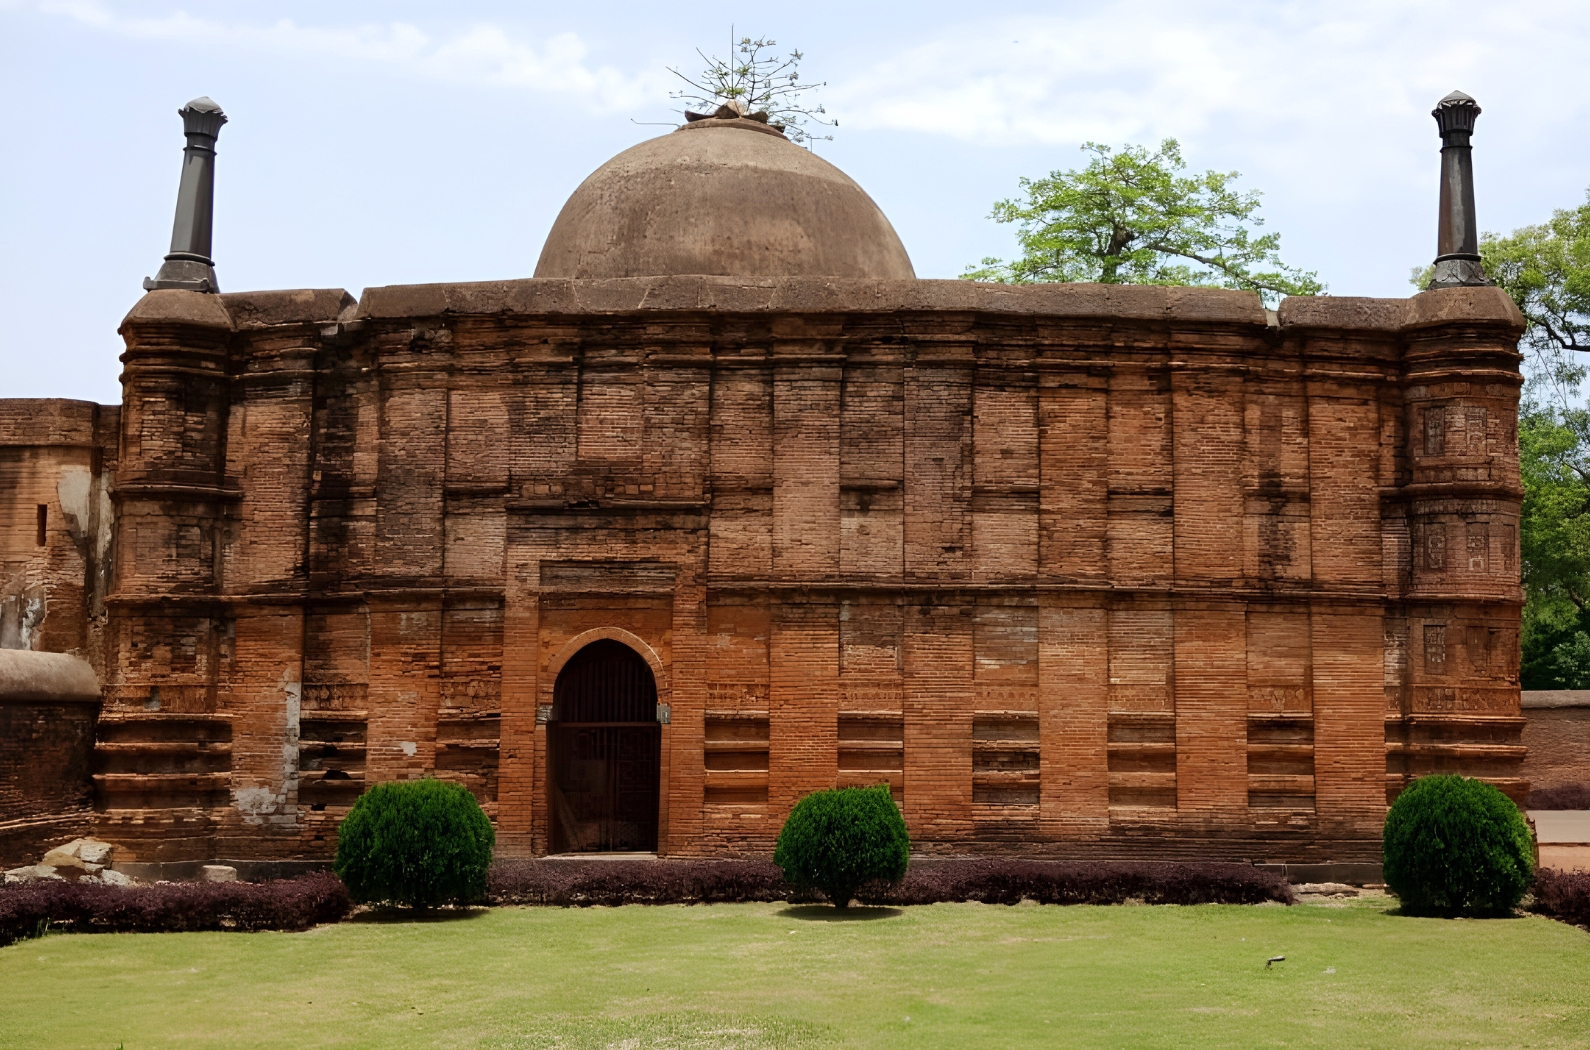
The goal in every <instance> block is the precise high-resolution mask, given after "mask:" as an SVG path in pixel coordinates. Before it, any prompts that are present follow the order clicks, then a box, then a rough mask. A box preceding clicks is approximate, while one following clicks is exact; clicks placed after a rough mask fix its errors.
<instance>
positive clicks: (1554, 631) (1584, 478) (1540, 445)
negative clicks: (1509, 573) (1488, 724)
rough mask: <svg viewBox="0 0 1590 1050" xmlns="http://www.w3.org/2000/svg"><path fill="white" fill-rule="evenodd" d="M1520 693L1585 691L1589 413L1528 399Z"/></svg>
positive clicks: (1521, 430)
mask: <svg viewBox="0 0 1590 1050" xmlns="http://www.w3.org/2000/svg"><path fill="white" fill-rule="evenodd" d="M1518 458H1519V467H1520V470H1521V473H1522V476H1523V482H1524V506H1523V512H1522V514H1521V516H1520V520H1519V549H1520V551H1521V553H1522V556H1523V575H1524V600H1525V603H1524V622H1523V634H1522V638H1521V648H1522V650H1523V653H1522V664H1521V666H1520V678H1521V680H1522V682H1523V685H1524V688H1525V689H1587V688H1590V413H1586V411H1585V410H1584V409H1583V408H1562V407H1559V406H1557V405H1552V404H1546V405H1542V404H1540V403H1538V402H1535V401H1532V400H1531V399H1529V398H1526V399H1525V401H1524V403H1523V406H1522V409H1521V411H1520V413H1519V421H1518Z"/></svg>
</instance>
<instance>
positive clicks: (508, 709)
mask: <svg viewBox="0 0 1590 1050" xmlns="http://www.w3.org/2000/svg"><path fill="white" fill-rule="evenodd" d="M197 298H198V299H204V297H197ZM216 305H217V303H216V300H215V299H214V298H213V297H211V298H210V299H208V300H207V301H205V302H202V303H201V302H197V301H195V297H193V296H192V295H190V293H166V292H162V293H154V294H153V295H151V296H150V297H147V298H146V299H145V301H144V302H143V303H141V304H140V305H139V307H138V308H137V309H135V311H134V313H133V314H132V315H129V319H128V321H127V323H126V325H125V326H124V329H123V332H124V335H125V336H126V338H127V342H128V351H127V354H126V356H125V358H124V362H125V364H126V395H125V400H124V405H123V409H122V412H121V419H120V431H121V461H120V463H119V464H116V466H115V468H114V469H115V473H114V477H115V482H116V489H117V492H118V500H119V502H118V504H117V519H116V528H115V538H116V548H115V549H116V550H117V551H118V552H120V556H119V557H118V558H117V560H116V575H115V586H114V589H113V593H112V594H111V595H110V597H109V601H108V605H107V607H108V609H109V614H110V621H109V625H108V627H107V633H106V636H105V637H106V638H107V644H106V645H105V646H104V647H103V649H104V655H103V667H104V674H105V679H106V687H107V688H106V693H107V703H106V711H105V717H104V718H103V719H102V720H101V730H100V740H101V745H102V746H101V748H100V755H99V757H98V759H97V761H99V762H100V763H101V764H102V767H104V768H110V767H109V766H108V765H105V763H107V762H109V758H110V755H111V754H112V753H113V752H114V753H116V754H118V755H122V756H124V757H123V758H119V759H117V761H120V762H123V763H124V765H122V766H118V767H116V768H118V769H123V770H125V771H124V772H121V773H119V774H117V775H118V777H119V779H116V780H114V781H107V782H106V783H105V784H103V785H102V786H101V789H100V792H99V794H98V795H97V799H98V805H99V809H100V816H99V820H100V822H101V824H102V825H103V827H104V828H105V829H106V832H107V834H113V835H115V836H119V839H118V840H123V839H125V840H127V841H128V842H129V848H131V849H132V850H133V851H134V852H140V851H142V852H144V853H147V854H148V856H150V857H151V858H152V857H170V856H178V855H183V856H192V857H200V856H220V855H232V856H243V855H249V856H256V857H291V856H325V855H327V854H328V853H329V851H330V850H331V849H332V848H333V846H334V842H335V822H336V820H337V819H339V817H340V815H341V814H342V813H343V812H345V811H346V807H347V805H348V804H349V803H350V802H351V800H352V798H353V797H354V796H355V795H356V794H357V791H358V790H359V789H360V788H361V787H362V785H364V784H366V783H369V782H372V781H375V780H380V779H391V778H403V777H416V776H424V775H432V774H434V775H436V776H440V777H448V778H452V779H456V780H458V781H459V782H460V783H464V784H466V785H467V786H468V787H469V788H470V789H471V790H472V791H474V792H475V793H476V794H477V796H478V797H479V798H480V799H481V801H482V803H483V804H484V805H485V807H486V809H487V812H488V813H490V814H491V815H492V817H493V819H494V820H495V821H496V823H497V827H498V829H499V836H500V837H499V842H500V845H501V849H502V851H503V852H504V853H508V854H518V855H522V854H535V853H539V852H543V851H545V850H546V849H547V848H548V845H549V842H550V838H549V833H548V832H549V827H550V821H551V820H552V819H553V810H554V807H555V800H554V799H553V798H552V795H551V793H550V792H549V780H548V727H547V724H546V720H547V718H548V717H549V712H550V710H551V707H552V702H553V695H554V687H555V684H556V679H557V674H558V671H559V669H561V667H562V666H563V665H564V664H565V663H566V662H567V661H568V660H569V659H570V658H571V657H572V656H573V655H574V653H575V652H577V651H578V650H579V648H580V647H581V646H582V645H584V644H587V643H588V642H590V641H592V640H595V639H598V638H612V639H618V640H620V641H622V642H624V644H626V645H629V646H630V647H631V648H633V649H635V650H636V651H637V652H638V653H640V655H641V656H642V657H643V658H644V659H645V660H646V662H647V664H648V665H649V666H650V667H651V668H652V670H653V673H654V676H655V677H656V679H657V687H658V688H657V694H658V701H659V704H660V705H666V710H667V712H668V722H667V724H666V725H665V726H664V728H663V730H662V759H661V764H660V769H659V774H658V775H659V783H660V788H661V793H660V796H661V799H662V805H661V811H660V813H659V822H658V824H659V849H660V851H661V852H664V853H669V854H678V855H689V854H735V853H765V852H766V851H767V850H768V849H770V847H771V844H772V840H773V836H774V835H775V834H776V832H777V828H778V826H779V822H780V821H781V820H782V818H783V816H784V814H785V813H787V811H788V809H789V807H790V806H791V805H793V804H794V802H795V801H796V799H797V798H798V797H799V796H800V795H801V794H802V793H804V792H807V791H810V790H814V789H817V788H821V787H827V786H830V785H833V784H852V783H869V782H887V783H889V784H890V785H891V787H892V788H893V789H894V790H895V792H896V795H897V797H898V798H899V799H900V801H901V804H902V806H903V808H904V811H905V814H906V818H907V820H908V822H909V824H910V826H911V828H912V833H913V836H914V838H915V840H916V842H917V844H918V848H919V849H921V850H923V851H925V852H937V853H974V852H1018V853H1024V854H1030V855H1051V856H1073V857H1106V856H1121V857H1124V856H1131V857H1143V856H1158V857H1165V858H1185V857H1207V856H1212V855H1213V856H1220V857H1229V858H1246V859H1256V860H1290V861H1305V860H1325V859H1336V860H1359V859H1372V858H1373V857H1374V856H1376V855H1377V850H1378V835H1379V824H1380V821H1381V819H1382V818H1383V815H1384V810H1385V805H1386V801H1387V799H1388V798H1389V797H1390V796H1392V795H1394V794H1395V792H1396V791H1397V790H1399V789H1400V787H1401V785H1402V784H1403V783H1404V782H1405V780H1406V778H1407V777H1408V776H1409V775H1414V774H1417V773H1419V772H1424V771H1428V770H1433V769H1460V770H1462V771H1465V772H1471V773H1476V774H1479V775H1484V776H1487V777H1489V778H1491V779H1493V780H1495V781H1497V782H1498V783H1501V784H1502V785H1503V786H1504V787H1505V788H1507V789H1508V790H1510V791H1512V792H1514V793H1518V792H1519V791H1521V790H1523V788H1524V781H1523V780H1522V779H1521V778H1520V773H1519V761H1520V751H1519V748H1518V746H1517V741H1518V733H1519V730H1520V728H1521V726H1522V721H1521V719H1520V718H1519V709H1518V686H1517V677H1516V676H1517V666H1516V651H1517V625H1518V609H1519V604H1520V600H1521V594H1520V590H1519V586H1518V559H1517V514H1518V501H1519V498H1520V493H1519V490H1518V477H1517V466H1516V440H1517V435H1516V412H1517V400H1516V399H1517V389H1518V373H1517V361H1518V358H1517V355H1516V353H1514V351H1513V345H1514V342H1515V340H1516V338H1517V334H1518V319H1517V317H1516V313H1513V312H1511V311H1510V306H1509V305H1508V304H1506V302H1505V298H1504V297H1501V295H1500V293H1498V292H1496V291H1495V290H1487V289H1480V290H1453V291H1444V292H1438V293H1428V294H1427V295H1424V296H1420V297H1418V298H1417V299H1414V300H1409V301H1384V302H1366V301H1354V300H1339V301H1338V300H1319V301H1303V300H1289V301H1288V302H1287V303H1284V304H1283V307H1282V310H1281V312H1280V320H1279V323H1278V324H1267V323H1266V322H1265V318H1264V314H1263V312H1262V311H1261V310H1260V309H1259V306H1258V303H1257V300H1256V299H1254V298H1252V297H1251V296H1245V295H1241V294H1238V293H1229V292H1221V291H1212V290H1199V289H1159V288H1100V287H1095V286H1069V287H1063V288H990V287H980V286H973V285H969V284H965V283H962V282H928V281H919V282H868V281H825V280H817V279H801V278H794V279H777V280H771V279H769V280H757V281H743V280H735V279H730V278H669V279H658V280H649V279H635V280H613V281H561V280H559V281H554V280H539V281H521V282H508V283H503V284H492V285H449V286H426V287H423V288H411V289H401V288H397V289H371V290H369V291H368V292H367V293H366V295H365V298H364V300H363V303H362V305H361V306H360V308H359V310H357V311H354V310H351V309H350V308H349V303H348V302H346V301H345V298H344V297H343V296H341V294H340V293H334V292H294V293H262V294H259V295H245V296H225V297H221V300H220V302H219V305H220V307H222V308H224V309H220V310H219V311H218V310H217V309H216V308H215V307H216ZM4 414H5V413H4V412H0V415H4ZM7 418H10V416H7ZM3 462H4V463H11V462H13V460H4V461H3ZM6 469H12V470H13V473H14V474H15V476H16V477H17V478H18V479H20V478H21V477H22V476H23V472H20V468H6ZM11 476H12V475H6V477H7V479H8V483H9V487H8V489H7V492H8V493H11V492H15V493H17V494H18V495H8V496H7V498H6V499H5V500H4V501H0V513H4V514H6V515H9V517H7V518H6V519H5V521H6V532H5V535H6V537H7V538H6V541H5V542H6V543H7V544H9V545H10V546H7V547H6V548H5V550H6V551H8V552H10V551H11V550H12V548H13V547H15V546H17V545H18V544H19V543H20V541H19V540H18V539H17V537H18V536H19V535H20V534H21V533H20V531H19V530H21V529H22V528H23V526H24V525H26V524H27V523H26V522H25V521H23V519H24V518H26V516H27V515H26V514H22V513H21V512H19V511H18V510H17V509H16V508H17V507H18V506H22V510H23V511H26V510H28V507H27V506H26V504H28V503H29V502H30V501H31V500H33V499H34V497H33V496H32V495H28V494H23V493H24V490H26V492H27V493H31V492H32V491H33V490H32V488H29V487H28V486H29V485H32V484H33V483H32V482H26V483H24V482H23V481H22V480H16V481H10V480H9V479H10V478H11ZM35 487H36V486H35ZM19 515H20V516H19ZM30 538H31V537H30ZM23 546H25V544H23ZM30 557H31V555H30ZM7 558H8V559H10V558H11V554H10V553H8V554H7ZM9 564H10V562H9V561H8V565H9ZM8 571H9V570H8ZM79 578H80V579H81V577H79ZM62 586H63V587H64V586H65V585H64V584H63V585H62ZM79 588H80V589H79V591H77V592H68V591H66V590H64V589H63V590H62V591H61V592H60V593H61V594H63V595H68V597H67V599H66V600H68V601H72V602H77V603H79V604H81V605H85V607H87V606H88V600H87V599H85V598H84V597H83V594H82V591H81V585H79ZM72 595H75V596H72ZM74 615H76V614H74ZM107 726H108V727H110V728H109V729H107V728H106V727H107ZM111 736H114V737H115V739H116V740H117V741H119V742H121V743H123V744H126V745H128V746H125V747H122V748H120V749H119V750H117V749H115V748H111V747H109V746H108V745H109V744H110V743H111V742H112V741H111ZM170 741H183V742H185V744H186V749H185V750H184V749H176V750H173V749H171V748H164V747H159V746H156V745H157V744H160V743H161V742H170ZM140 749H142V750H140ZM129 755H130V756H132V757H131V758H127V757H125V756H129ZM161 756H165V757H161ZM173 756H177V757H173ZM179 759H180V760H179ZM162 763H164V764H162ZM140 859H142V857H140Z"/></svg>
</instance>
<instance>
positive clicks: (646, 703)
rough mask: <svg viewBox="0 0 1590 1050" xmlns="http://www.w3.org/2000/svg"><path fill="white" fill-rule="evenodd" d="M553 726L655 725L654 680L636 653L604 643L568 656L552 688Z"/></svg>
mask: <svg viewBox="0 0 1590 1050" xmlns="http://www.w3.org/2000/svg"><path fill="white" fill-rule="evenodd" d="M552 718H553V721H557V722H655V721H657V680H656V679H655V678H653V677H652V673H651V668H650V667H648V666H647V665H646V661H645V660H643V659H641V656H640V654H639V653H637V652H635V650H633V649H631V648H630V647H629V646H627V645H625V644H623V643H622V642H615V641H612V640H610V639H603V640H601V641H597V642H592V643H591V644H590V645H587V646H586V647H585V648H584V649H581V650H580V651H579V652H577V653H575V654H574V658H573V659H572V660H570V661H569V662H568V663H566V664H564V665H563V670H562V671H561V672H559V673H558V680H557V684H556V685H554V686H553V687H552Z"/></svg>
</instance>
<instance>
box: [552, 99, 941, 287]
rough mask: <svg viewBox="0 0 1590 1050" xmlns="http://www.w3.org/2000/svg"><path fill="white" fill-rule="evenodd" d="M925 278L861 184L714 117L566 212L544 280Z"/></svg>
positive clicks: (742, 121)
mask: <svg viewBox="0 0 1590 1050" xmlns="http://www.w3.org/2000/svg"><path fill="white" fill-rule="evenodd" d="M676 274H712V275H718V276H730V277H871V278H877V279H882V280H910V279H912V278H914V277H915V276H916V273H915V272H914V271H913V270H912V269H911V259H910V257H909V256H907V255H906V253H905V247H904V246H903V245H901V243H900V238H899V237H898V236H897V235H896V234H895V232H894V227H893V226H890V225H889V220H888V219H886V218H884V216H883V212H882V211H880V210H879V209H878V206H877V205H876V204H874V203H873V201H872V198H871V197H869V196H867V194H866V192H865V191H864V190H862V188H861V187H860V186H857V185H856V184H855V183H854V182H852V181H851V180H850V179H849V178H848V177H847V176H846V175H845V173H844V172H842V171H840V170H839V169H838V168H836V167H834V166H833V165H832V164H830V163H828V162H827V161H825V160H823V159H822V158H821V157H819V156H817V155H816V154H814V153H812V152H811V151H809V150H806V149H802V148H801V147H800V146H797V145H795V144H794V143H793V142H790V141H789V140H788V139H786V138H785V137H784V136H783V135H781V134H779V133H778V132H777V131H775V130H774V129H772V128H770V127H768V126H767V125H765V124H761V123H758V122H757V121H755V120H750V119H747V118H744V117H733V118H724V117H709V118H706V119H704V120H697V121H695V122H693V123H690V124H686V125H685V126H684V127H682V128H679V129H678V130H677V131H675V132H673V133H671V134H668V135H660V136H658V137H657V138H654V139H649V140H648V141H646V142H642V143H641V144H640V145H638V146H633V147H631V148H629V149H627V150H625V151H624V152H623V153H620V154H619V155H618V156H616V157H614V158H613V159H612V160H610V161H608V162H607V163H606V164H604V165H602V166H601V167H600V168H598V169H596V171H595V172H594V173H592V175H591V177H590V178H588V179H586V180H585V181H584V182H583V183H581V184H580V187H579V189H577V190H575V191H574V195H573V196H571V197H570V198H569V200H568V203H567V204H565V205H563V211H562V212H560V213H559V214H558V220H557V222H555V223H553V225H552V232H551V233H550V234H548V235H547V243H546V246H545V247H543V248H542V249H541V261H540V262H539V263H537V264H536V276H537V277H581V278H591V277H660V276H670V275H676Z"/></svg>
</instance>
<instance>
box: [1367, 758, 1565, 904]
mask: <svg viewBox="0 0 1590 1050" xmlns="http://www.w3.org/2000/svg"><path fill="white" fill-rule="evenodd" d="M1382 848H1383V861H1384V871H1385V878H1386V885H1387V886H1388V887H1390V888H1391V891H1392V892H1393V893H1395V894H1396V895H1397V897H1398V899H1399V900H1400V901H1401V902H1402V910H1403V912H1404V914H1408V915H1438V916H1444V917H1448V918H1450V917H1452V916H1455V915H1470V916H1496V915H1508V914H1511V913H1512V910H1513V909H1514V908H1516V907H1517V906H1518V902H1519V901H1520V900H1521V899H1523V896H1524V892H1525V891H1526V890H1527V889H1529V884H1530V880H1531V879H1533V878H1534V867H1535V865H1534V846H1533V842H1532V840H1531V839H1530V834H1529V825H1528V824H1526V823H1525V822H1524V815H1523V814H1522V813H1520V812H1519V811H1518V807H1517V806H1515V805H1513V800H1512V799H1510V798H1508V797H1507V796H1506V795H1504V794H1502V793H1501V792H1500V791H1498V790H1497V789H1496V788H1494V787H1492V786H1491V785H1490V784H1487V783H1485V782H1483V781H1480V780H1471V779H1469V778H1468V777H1459V776H1428V777H1420V778H1419V779H1418V780H1415V781H1414V782H1413V783H1412V784H1410V785H1408V787H1407V789H1406V790H1404V791H1403V792H1402V794H1400V795H1398V796H1397V801H1396V802H1395V803H1393V804H1392V807H1391V812H1390V813H1388V814H1387V815H1386V829H1385V833H1384V836H1383V839H1382Z"/></svg>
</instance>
